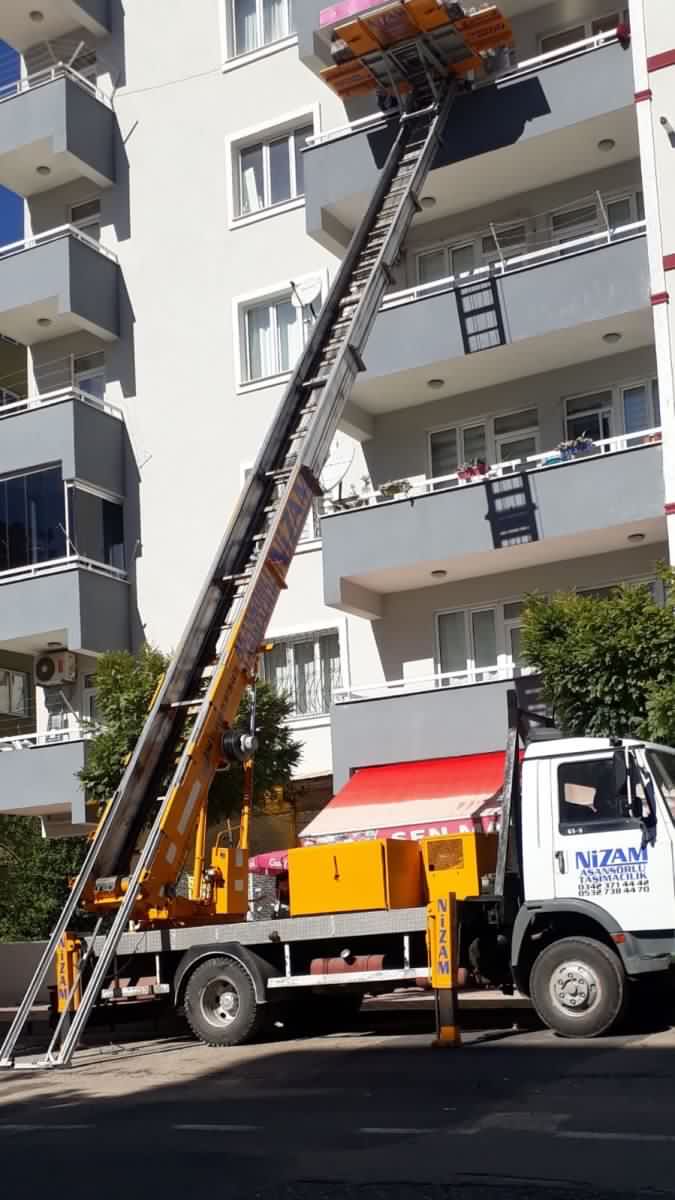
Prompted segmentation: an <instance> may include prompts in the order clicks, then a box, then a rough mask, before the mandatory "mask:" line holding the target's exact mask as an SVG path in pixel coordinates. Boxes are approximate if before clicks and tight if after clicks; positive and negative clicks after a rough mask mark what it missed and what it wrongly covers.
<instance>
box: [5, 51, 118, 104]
mask: <svg viewBox="0 0 675 1200" xmlns="http://www.w3.org/2000/svg"><path fill="white" fill-rule="evenodd" d="M56 79H70V80H72V82H73V83H75V84H77V86H78V87H80V88H82V90H83V91H84V92H89V93H90V94H91V95H92V96H95V97H96V99H97V100H100V101H101V102H102V103H103V104H107V105H108V107H109V108H110V107H111V102H110V97H109V96H108V95H107V94H106V93H105V92H104V91H102V89H101V88H100V87H98V86H97V85H96V83H95V82H94V81H93V80H91V79H87V77H86V76H85V75H80V72H79V71H76V70H74V68H73V67H69V66H68V64H67V63H63V62H58V63H53V64H52V65H51V66H49V67H44V68H42V69H41V70H40V71H33V72H32V73H31V74H30V75H24V76H23V77H22V78H21V79H13V80H11V82H10V83H3V84H2V86H0V104H2V103H3V101H5V100H11V99H12V98H13V97H14V96H21V95H22V94H23V93H24V92H30V91H33V90H34V89H35V88H38V87H44V86H45V84H48V83H54V81H55V80H56Z"/></svg>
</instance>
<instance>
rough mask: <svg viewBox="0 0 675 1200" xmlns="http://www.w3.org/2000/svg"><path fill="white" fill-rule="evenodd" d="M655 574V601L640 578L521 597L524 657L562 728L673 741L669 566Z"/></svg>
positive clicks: (674, 625)
mask: <svg viewBox="0 0 675 1200" xmlns="http://www.w3.org/2000/svg"><path fill="white" fill-rule="evenodd" d="M659 574H660V577H661V579H662V580H663V582H664V584H665V588H666V595H667V600H666V604H665V605H663V606H662V605H660V604H658V603H657V602H656V601H655V600H654V597H653V595H652V593H651V591H650V589H649V588H648V587H647V586H646V585H638V586H635V585H630V584H629V585H624V586H621V587H617V588H615V589H613V590H612V592H611V593H610V595H609V596H607V597H603V598H599V597H593V596H583V595H577V594H575V593H559V594H557V595H555V596H553V597H551V598H548V599H547V598H546V597H543V596H538V595H534V596H528V597H527V600H526V605H525V609H524V613H523V651H524V657H525V660H526V662H527V663H528V664H529V665H530V666H532V667H534V668H535V669H536V670H537V672H538V673H539V674H540V675H541V677H542V684H543V693H544V698H545V700H546V701H547V702H548V704H550V705H551V707H552V709H553V710H554V712H555V716H556V720H557V722H558V724H559V725H560V727H561V728H562V729H563V731H564V732H565V733H566V734H569V735H581V734H589V735H595V736H608V735H610V734H615V735H618V736H620V735H626V736H633V737H649V738H652V739H654V740H661V741H666V742H668V743H673V742H674V741H675V708H674V706H673V703H672V701H673V699H675V611H674V609H673V598H674V593H675V574H674V573H673V572H671V571H669V570H666V569H665V568H663V569H660V572H659Z"/></svg>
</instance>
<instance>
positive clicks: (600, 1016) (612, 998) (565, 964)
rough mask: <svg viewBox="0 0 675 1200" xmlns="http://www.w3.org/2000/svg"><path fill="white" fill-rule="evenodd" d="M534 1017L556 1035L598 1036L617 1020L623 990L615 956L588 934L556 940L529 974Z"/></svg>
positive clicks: (622, 1006) (623, 999)
mask: <svg viewBox="0 0 675 1200" xmlns="http://www.w3.org/2000/svg"><path fill="white" fill-rule="evenodd" d="M530 996H531V999H532V1003H533V1005H534V1008H535V1010H536V1013H537V1016H539V1017H540V1018H541V1020H542V1021H543V1022H544V1024H545V1025H548V1027H549V1029H552V1030H553V1031H554V1032H555V1033H557V1034H559V1036H560V1037H586V1038H589V1037H600V1036H601V1035H602V1034H603V1033H608V1032H609V1030H610V1029H611V1028H612V1026H613V1025H615V1024H616V1023H617V1021H619V1020H620V1018H621V1017H622V1016H623V1013H624V1011H625V1008H626V1002H627V999H628V989H627V986H626V977H625V975H624V972H623V967H622V965H621V962H620V960H619V959H618V957H617V955H616V954H614V953H613V951H612V950H610V949H609V948H608V947H607V946H605V945H603V943H602V942H596V941H595V940H594V939H593V938H587V937H576V938H571V937H570V938H562V939H561V940H560V941H559V942H553V943H552V945H550V946H547V947H546V949H545V950H542V952H541V954H540V955H539V956H538V958H536V959H535V962H534V966H533V967H532V973H531V975H530Z"/></svg>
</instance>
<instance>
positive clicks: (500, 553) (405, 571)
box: [347, 517, 666, 596]
mask: <svg viewBox="0 0 675 1200" xmlns="http://www.w3.org/2000/svg"><path fill="white" fill-rule="evenodd" d="M636 532H639V533H643V534H644V535H645V536H644V540H643V541H642V542H640V545H641V546H645V545H654V544H655V543H658V542H663V541H665V538H666V519H665V517H655V518H653V519H648V520H641V521H639V522H633V523H632V524H630V525H616V526H610V527H609V528H603V529H597V530H592V531H591V532H589V533H583V534H572V535H570V536H569V537H560V538H542V540H541V541H538V542H530V543H528V544H527V545H523V546H509V547H508V548H505V549H502V550H489V551H487V552H486V553H477V554H463V555H456V554H455V555H449V557H448V558H447V559H440V558H439V559H432V560H429V561H426V562H417V563H412V564H411V565H410V566H406V567H401V568H395V569H391V570H383V571H368V572H367V573H364V574H362V575H350V576H348V577H347V581H348V582H350V583H355V584H357V585H358V586H359V587H362V588H366V589H367V591H369V592H374V593H375V594H379V595H382V596H387V595H391V594H392V593H393V592H409V591H415V590H417V589H418V588H428V587H437V586H438V584H437V583H435V582H434V581H433V580H432V579H431V571H438V570H442V571H445V572H446V574H445V575H444V577H443V583H452V582H453V580H455V581H456V580H459V579H478V578H480V577H483V576H487V575H501V574H502V573H503V572H504V571H519V570H524V569H527V568H529V567H535V566H540V565H542V564H546V563H551V562H563V561H568V560H570V559H574V558H587V557H588V556H590V555H596V554H609V553H611V552H612V551H616V550H622V551H626V550H629V549H630V548H631V543H629V541H628V536H629V534H631V533H636Z"/></svg>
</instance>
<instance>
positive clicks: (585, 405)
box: [565, 392, 612, 442]
mask: <svg viewBox="0 0 675 1200" xmlns="http://www.w3.org/2000/svg"><path fill="white" fill-rule="evenodd" d="M565 407H566V417H565V436H566V438H567V439H568V440H569V441H572V440H573V439H574V438H578V437H589V438H591V439H592V441H594V442H599V441H602V439H603V438H609V437H611V436H612V393H611V392H595V393H593V394H592V395H590V396H576V397H574V398H572V399H569V400H567V401H566V406H565Z"/></svg>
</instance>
